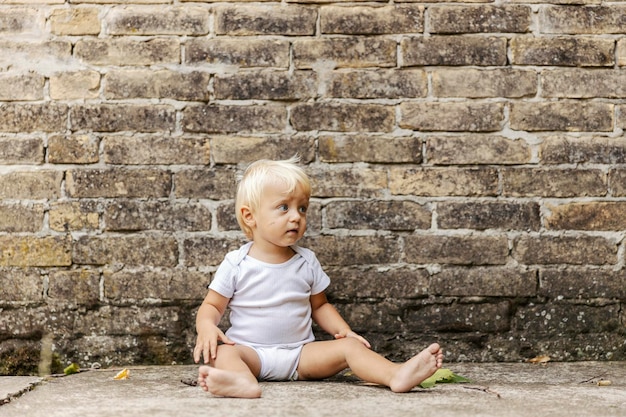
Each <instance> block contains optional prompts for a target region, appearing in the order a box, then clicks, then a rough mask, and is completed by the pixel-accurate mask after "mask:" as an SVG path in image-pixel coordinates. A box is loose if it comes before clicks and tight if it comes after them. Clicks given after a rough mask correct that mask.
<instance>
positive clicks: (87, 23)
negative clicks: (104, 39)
mask: <svg viewBox="0 0 626 417" xmlns="http://www.w3.org/2000/svg"><path fill="white" fill-rule="evenodd" d="M99 12H100V10H99V9H98V8H97V7H73V8H70V9H54V10H52V13H51V14H50V32H51V33H53V34H55V35H59V36H81V35H98V34H100V25H101V22H100V17H99V16H98V14H99Z"/></svg>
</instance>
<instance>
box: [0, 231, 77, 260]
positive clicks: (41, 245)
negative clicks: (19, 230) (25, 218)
mask: <svg viewBox="0 0 626 417" xmlns="http://www.w3.org/2000/svg"><path fill="white" fill-rule="evenodd" d="M71 250H72V249H71V237H70V236H67V237H66V236H33V235H31V236H15V235H3V236H0V266H19V267H29V266H42V267H43V266H69V265H71V264H72V256H71Z"/></svg>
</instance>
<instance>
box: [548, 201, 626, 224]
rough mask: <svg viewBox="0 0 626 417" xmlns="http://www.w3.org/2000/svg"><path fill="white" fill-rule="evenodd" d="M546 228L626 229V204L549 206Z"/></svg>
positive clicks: (600, 203)
mask: <svg viewBox="0 0 626 417" xmlns="http://www.w3.org/2000/svg"><path fill="white" fill-rule="evenodd" d="M548 209H549V215H548V216H547V217H546V219H545V222H546V227H547V228H549V229H555V230H623V229H626V203H624V202H589V203H568V204H560V205H558V206H555V205H548Z"/></svg>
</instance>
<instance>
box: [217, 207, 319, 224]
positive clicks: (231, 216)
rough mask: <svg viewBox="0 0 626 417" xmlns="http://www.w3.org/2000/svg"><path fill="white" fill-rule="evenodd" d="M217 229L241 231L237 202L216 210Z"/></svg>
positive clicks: (308, 222)
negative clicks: (236, 208)
mask: <svg viewBox="0 0 626 417" xmlns="http://www.w3.org/2000/svg"><path fill="white" fill-rule="evenodd" d="M308 212H310V207H309V210H308ZM308 212H307V229H308V230H311V227H310V221H309V219H308V217H309V216H310V214H309V213H308ZM216 218H217V229H218V230H219V231H229V230H240V228H239V224H238V223H237V217H236V216H235V202H234V201H230V202H227V203H225V204H220V205H219V206H218V207H217V210H216Z"/></svg>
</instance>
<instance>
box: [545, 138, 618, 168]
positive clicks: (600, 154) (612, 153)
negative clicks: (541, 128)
mask: <svg viewBox="0 0 626 417" xmlns="http://www.w3.org/2000/svg"><path fill="white" fill-rule="evenodd" d="M539 154H540V156H541V162H542V163H544V164H584V163H589V164H624V163H626V138H612V137H598V136H592V137H568V136H549V137H546V138H544V140H543V142H542V143H541V147H540V150H539Z"/></svg>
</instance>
